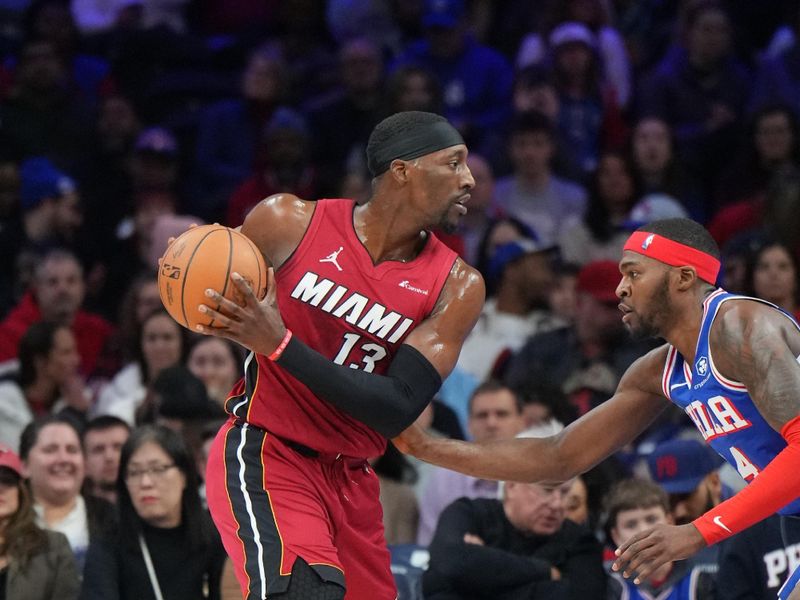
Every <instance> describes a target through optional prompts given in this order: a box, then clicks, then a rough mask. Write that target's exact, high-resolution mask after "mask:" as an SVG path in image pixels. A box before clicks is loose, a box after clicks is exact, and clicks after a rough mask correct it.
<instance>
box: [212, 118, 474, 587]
mask: <svg viewBox="0 0 800 600" xmlns="http://www.w3.org/2000/svg"><path fill="white" fill-rule="evenodd" d="M466 158H467V148H466V146H465V145H464V143H463V141H462V139H461V136H460V135H459V134H458V132H457V131H456V130H455V129H454V128H453V127H452V126H451V125H450V124H449V123H448V122H447V121H446V120H445V119H443V118H442V117H439V116H437V115H434V114H431V113H422V112H405V113H398V114H396V115H393V116H391V117H389V118H387V119H386V120H384V121H383V122H381V123H380V124H378V125H377V126H376V128H375V130H374V131H373V132H372V134H371V136H370V139H369V143H368V146H367V159H368V164H369V167H370V170H371V171H372V173H373V175H374V177H375V179H374V180H373V194H372V197H371V199H370V200H369V202H367V203H366V204H364V205H363V206H355V204H354V203H353V201H351V200H320V201H318V202H309V201H306V200H301V199H299V198H296V197H294V196H291V195H288V194H279V195H275V196H271V197H269V198H267V199H266V200H264V201H262V202H261V203H260V204H259V205H258V206H257V207H256V208H254V209H253V211H252V212H251V213H250V214H249V216H248V217H247V219H246V220H245V222H244V225H243V226H242V232H243V233H244V234H245V235H247V236H248V237H249V238H250V239H252V240H253V241H254V242H255V243H256V244H257V245H258V247H259V248H260V249H261V251H262V252H263V253H264V255H265V257H266V258H267V259H268V261H269V263H270V264H271V265H272V268H274V273H273V271H272V270H270V281H269V291H268V294H267V297H266V298H265V299H264V300H263V301H261V302H258V301H257V299H256V298H255V297H254V295H253V293H252V291H251V290H250V288H249V287H248V286H247V285H246V284H244V283H243V281H242V280H241V278H240V277H238V276H237V275H236V274H234V275H233V277H232V279H233V282H234V284H235V285H236V286H238V289H239V291H240V293H241V296H242V305H241V306H240V305H237V304H235V303H232V302H229V301H226V300H224V299H223V298H222V297H221V296H220V295H219V294H218V293H217V292H216V291H214V290H209V291H208V293H207V294H208V297H209V301H208V305H207V306H204V307H203V308H202V309H201V310H203V311H206V312H207V313H208V314H210V315H211V316H213V317H214V324H215V325H214V327H211V328H201V331H202V332H203V333H206V334H213V335H218V336H223V337H227V338H229V339H232V340H234V341H236V342H238V343H240V344H242V345H243V346H245V347H247V348H249V349H250V350H251V351H252V352H251V354H250V356H249V357H248V358H247V360H246V362H245V376H244V379H243V380H242V381H241V382H239V384H237V386H236V387H235V388H234V390H233V392H232V394H231V396H230V398H229V399H228V401H227V405H226V408H227V411H228V412H229V413H230V420H229V421H228V423H227V424H226V425H225V426H223V427H222V429H221V430H220V432H219V434H218V436H217V438H216V441H215V443H214V445H213V447H212V450H211V453H210V458H209V463H208V470H207V490H208V504H209V508H210V510H211V514H212V516H213V518H214V521H215V523H216V525H217V527H218V529H219V530H220V533H221V534H222V539H223V541H224V544H225V548H226V550H227V552H228V554H229V555H230V556H231V558H232V560H233V563H234V565H235V567H236V573H237V577H238V579H239V582H240V584H241V586H242V589H243V591H244V594H245V596H246V597H247V598H276V599H292V600H294V599H312V598H313V599H320V600H322V599H341V598H347V599H348V600H392V599H394V598H395V597H396V590H395V586H394V580H393V577H392V574H391V572H390V569H389V553H388V551H387V549H386V544H385V541H384V535H383V526H382V518H381V507H380V504H379V502H378V480H377V478H376V476H375V474H374V473H373V472H372V470H371V469H370V467H369V464H368V463H367V458H368V457H373V456H378V455H380V454H381V453H382V452H383V451H384V448H385V446H386V440H387V438H389V437H391V436H394V435H397V434H398V433H400V432H401V431H402V430H403V429H404V428H406V427H408V426H409V425H410V424H411V423H412V422H413V421H414V420H415V419H416V417H417V416H418V415H419V413H420V412H421V411H422V410H423V408H424V407H425V406H426V405H427V404H428V402H429V401H430V400H431V398H432V397H433V395H434V394H435V393H436V391H437V390H438V388H439V386H440V384H441V381H442V378H444V377H446V376H447V374H448V373H449V372H450V371H451V370H452V368H453V366H454V365H455V362H456V359H457V358H458V353H459V351H460V349H461V345H462V342H463V340H464V338H465V336H466V335H467V333H468V332H469V330H470V329H471V328H472V326H473V325H474V323H475V321H476V320H477V317H478V314H479V312H480V309H481V306H482V303H483V299H484V285H483V280H482V279H481V277H480V275H479V274H478V273H477V271H475V270H474V269H473V268H471V267H469V266H468V265H466V264H465V263H464V262H463V261H461V260H460V259H459V258H458V257H457V256H456V255H455V253H453V252H452V251H451V250H450V249H448V248H447V247H446V246H445V245H444V244H442V243H441V242H439V241H438V240H437V239H436V237H434V236H433V235H431V233H430V232H429V230H430V228H432V227H436V226H441V227H443V228H445V229H452V228H454V227H455V226H456V225H457V223H458V219H459V218H460V216H461V215H463V214H465V212H466V208H465V207H464V203H465V202H466V201H467V200H468V199H469V190H470V189H471V188H472V187H473V185H474V180H473V178H472V174H471V173H470V171H469V168H468V167H467V165H466ZM345 590H346V591H345Z"/></svg>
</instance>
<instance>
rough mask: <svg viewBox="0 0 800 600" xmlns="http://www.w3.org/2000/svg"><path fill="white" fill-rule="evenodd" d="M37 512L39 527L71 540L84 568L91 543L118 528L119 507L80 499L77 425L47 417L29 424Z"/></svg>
mask: <svg viewBox="0 0 800 600" xmlns="http://www.w3.org/2000/svg"><path fill="white" fill-rule="evenodd" d="M20 456H21V458H22V461H23V463H24V464H25V471H26V474H27V476H28V483H29V485H30V490H31V494H32V496H33V508H34V510H35V511H36V519H37V523H38V524H39V526H40V527H43V528H45V529H49V530H52V531H58V532H61V533H63V534H64V535H65V536H67V540H68V541H69V545H70V547H71V548H72V553H73V554H74V556H75V559H76V560H77V563H78V567H79V569H81V570H82V568H83V562H84V558H85V556H86V550H87V548H88V547H89V542H90V541H92V540H93V539H95V538H97V537H98V536H102V535H105V534H107V533H108V532H109V531H111V530H112V529H113V528H114V525H115V523H114V521H115V518H114V509H113V507H112V506H111V504H109V503H108V502H106V501H104V500H100V499H99V498H94V497H92V496H85V497H84V496H83V495H81V487H82V486H83V479H84V473H85V470H84V462H83V448H82V446H81V438H80V435H79V434H78V430H77V429H76V427H75V425H74V423H73V422H72V421H71V420H69V419H67V418H65V417H63V416H48V417H44V418H41V419H37V420H35V421H33V422H32V423H30V424H29V425H28V426H27V427H26V428H25V429H24V431H23V432H22V436H21V438H20Z"/></svg>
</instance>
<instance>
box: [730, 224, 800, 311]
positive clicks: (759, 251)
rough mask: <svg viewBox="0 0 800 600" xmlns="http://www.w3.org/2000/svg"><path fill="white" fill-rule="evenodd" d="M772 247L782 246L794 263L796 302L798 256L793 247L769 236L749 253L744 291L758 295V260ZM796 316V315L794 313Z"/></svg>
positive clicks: (799, 286)
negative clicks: (756, 277) (756, 286)
mask: <svg viewBox="0 0 800 600" xmlns="http://www.w3.org/2000/svg"><path fill="white" fill-rule="evenodd" d="M772 248H782V249H783V251H784V252H786V254H787V255H788V256H789V260H790V261H791V263H792V267H793V268H794V282H795V298H794V300H795V302H796V301H797V300H798V299H800V298H798V294H800V265H799V264H798V261H797V256H796V255H795V254H794V252H792V249H791V248H790V247H789V246H788V245H787V244H786V243H784V242H782V241H780V240H777V239H774V238H769V239H766V240H763V241H762V242H761V244H760V245H759V246H758V248H756V249H755V250H754V251H753V252H751V253H750V254H748V255H747V258H746V261H745V275H744V285H745V288H744V293H745V294H747V295H748V296H754V297H756V289H755V273H756V268H757V267H758V261H759V260H761V256H762V255H763V254H764V252H766V251H767V250H770V249H772ZM792 316H794V315H792Z"/></svg>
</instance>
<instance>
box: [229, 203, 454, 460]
mask: <svg viewBox="0 0 800 600" xmlns="http://www.w3.org/2000/svg"><path fill="white" fill-rule="evenodd" d="M354 208H355V203H354V202H353V201H352V200H319V201H318V202H317V204H316V208H315V210H314V215H313V217H312V218H311V223H310V224H309V226H308V230H307V231H306V233H305V235H304V236H303V239H302V241H301V242H300V245H299V246H298V247H297V249H296V250H295V252H294V254H292V256H291V257H290V258H289V259H288V260H287V261H286V262H285V263H284V264H283V265H282V266H281V267H280V269H278V271H277V272H276V273H275V280H276V284H277V286H278V287H277V300H278V307H279V309H280V312H281V315H282V317H283V320H284V323H285V324H286V327H288V328H289V329H291V330H292V333H293V334H294V336H296V337H297V338H298V339H299V340H300V341H302V342H304V343H306V344H307V345H309V346H311V347H312V348H314V349H315V350H317V351H318V352H320V353H322V354H323V355H324V356H325V357H327V358H328V359H330V360H332V361H333V362H335V363H337V364H340V365H345V366H347V367H350V368H351V369H363V370H364V371H368V372H374V373H384V372H385V371H386V370H387V368H388V367H389V364H390V363H391V361H392V358H393V357H394V355H395V353H396V352H397V349H398V348H399V346H400V344H402V343H403V340H405V338H406V336H407V335H408V334H409V332H411V331H412V330H413V329H414V327H416V326H417V325H418V324H419V323H420V322H421V321H422V320H423V319H425V318H426V317H427V316H428V315H429V314H430V312H431V310H432V309H433V307H434V305H435V303H436V300H437V299H438V297H439V293H440V292H441V289H442V286H443V285H444V283H445V281H446V280H447V276H448V274H449V273H450V270H451V269H452V267H453V263H454V261H455V259H456V254H455V252H453V251H452V250H450V249H449V248H448V247H447V246H445V245H444V244H443V243H442V242H440V241H439V240H438V239H437V238H436V237H435V236H434V235H432V234H430V235H429V236H428V240H427V242H426V244H425V247H424V248H423V250H422V252H420V254H419V255H418V256H417V257H416V258H415V259H414V260H412V261H410V262H406V263H403V262H398V261H386V262H382V263H380V264H378V265H375V264H373V262H372V258H371V257H370V255H369V253H368V252H367V250H366V248H365V247H364V245H363V244H362V243H361V240H360V239H359V238H358V236H357V235H356V232H355V229H354V227H353V210H354ZM226 410H227V411H228V412H229V413H231V414H232V415H234V416H236V417H239V418H240V419H243V420H245V421H247V422H249V423H251V424H253V425H255V426H256V427H260V428H262V429H266V430H267V431H270V432H272V433H273V434H275V435H277V436H279V437H282V438H286V439H289V440H292V441H295V442H298V443H300V444H304V445H306V446H308V447H310V448H313V449H315V450H318V451H319V452H324V453H332V454H336V453H342V454H344V455H347V456H355V457H364V458H366V457H371V456H378V455H380V454H382V453H383V451H384V448H385V446H386V440H385V438H384V437H383V436H381V435H380V434H379V433H377V432H376V431H374V430H373V429H371V428H370V427H368V426H367V425H364V424H363V423H361V422H359V421H357V420H355V419H353V418H351V417H350V416H348V415H346V414H345V413H343V412H342V411H340V410H338V409H336V408H334V407H333V406H332V405H331V404H328V403H327V402H326V401H324V400H321V399H319V398H317V397H316V396H315V395H314V394H313V393H312V392H311V390H309V389H308V388H307V387H306V386H305V385H304V384H302V383H300V382H299V381H298V380H297V379H295V378H294V377H292V376H291V375H290V374H289V373H288V372H287V371H285V370H283V369H282V368H281V367H279V366H278V365H277V364H275V363H273V362H272V361H270V360H269V359H268V358H266V357H265V356H262V355H256V356H255V357H254V356H253V355H252V354H251V355H250V356H249V357H248V358H247V361H246V362H245V377H244V379H242V380H241V381H240V382H239V383H238V384H237V385H236V387H235V388H234V390H233V392H232V396H231V397H230V398H229V399H228V401H227V403H226Z"/></svg>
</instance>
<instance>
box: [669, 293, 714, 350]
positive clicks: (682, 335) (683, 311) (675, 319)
mask: <svg viewBox="0 0 800 600" xmlns="http://www.w3.org/2000/svg"><path fill="white" fill-rule="evenodd" d="M703 300H705V294H698V295H696V296H693V297H692V298H691V299H688V298H687V300H686V301H685V304H684V305H676V306H674V307H673V310H672V315H671V317H670V319H669V320H670V324H669V325H668V326H667V327H666V328H665V329H664V331H663V337H664V339H665V340H666V341H668V342H669V343H670V344H672V345H673V346H674V347H675V348H676V349H677V350H678V352H680V353H681V356H683V358H684V359H685V360H687V361H689V362H690V363H693V362H694V354H695V351H696V350H697V339H698V337H699V336H700V328H701V325H702V323H703Z"/></svg>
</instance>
